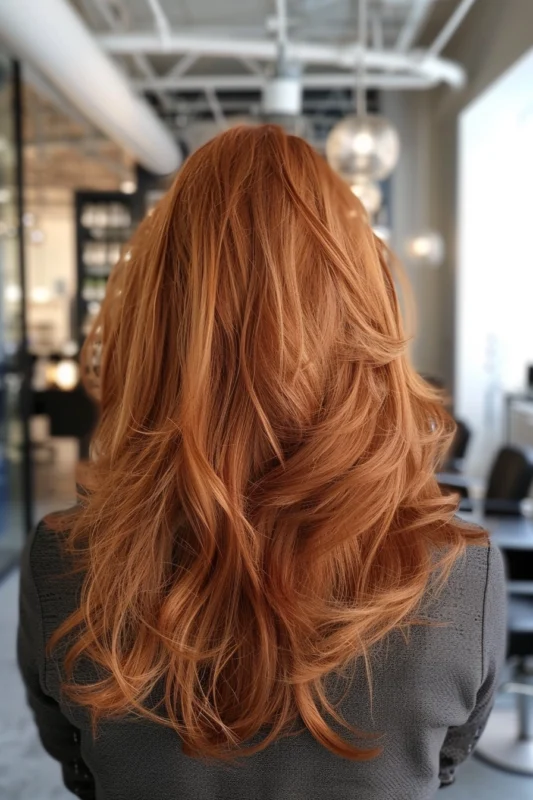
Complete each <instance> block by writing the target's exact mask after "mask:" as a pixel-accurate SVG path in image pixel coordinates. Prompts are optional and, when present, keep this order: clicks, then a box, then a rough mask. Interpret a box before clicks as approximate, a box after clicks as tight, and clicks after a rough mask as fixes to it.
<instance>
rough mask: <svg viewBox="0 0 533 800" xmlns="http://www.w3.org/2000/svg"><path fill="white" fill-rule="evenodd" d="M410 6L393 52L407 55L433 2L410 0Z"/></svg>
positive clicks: (433, 0) (428, 0) (429, 0)
mask: <svg viewBox="0 0 533 800" xmlns="http://www.w3.org/2000/svg"><path fill="white" fill-rule="evenodd" d="M411 2H412V5H411V9H410V11H409V14H408V16H407V19H406V21H405V24H404V26H403V28H402V29H401V31H400V33H399V34H398V38H397V40H396V44H395V46H394V47H395V50H397V51H398V52H400V53H407V52H408V51H409V50H410V49H411V48H412V46H413V45H414V44H415V42H416V40H417V39H418V37H419V35H420V33H421V31H422V28H423V27H424V24H425V22H426V20H427V18H428V15H429V12H430V10H431V8H432V6H434V5H435V0H411Z"/></svg>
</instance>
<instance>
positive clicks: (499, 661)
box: [440, 545, 507, 787]
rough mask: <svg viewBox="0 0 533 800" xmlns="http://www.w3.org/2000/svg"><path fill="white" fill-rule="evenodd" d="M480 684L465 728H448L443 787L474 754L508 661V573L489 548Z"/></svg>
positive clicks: (442, 762) (443, 752)
mask: <svg viewBox="0 0 533 800" xmlns="http://www.w3.org/2000/svg"><path fill="white" fill-rule="evenodd" d="M482 625H483V629H482V640H481V641H482V647H481V651H482V652H481V682H480V687H479V690H478V692H477V699H476V705H475V708H474V710H473V711H472V713H471V715H470V717H469V719H468V720H467V722H466V723H465V724H464V725H460V726H458V727H454V728H449V730H448V734H447V736H446V739H445V740H444V744H443V747H442V750H441V755H440V780H441V787H444V786H449V785H450V784H452V783H453V782H454V779H455V770H456V768H457V767H458V766H459V764H461V763H462V762H463V761H465V760H466V759H467V758H468V756H469V755H470V753H471V752H472V751H473V749H474V747H475V746H476V743H477V741H478V739H479V737H480V736H481V734H482V733H483V730H484V728H485V725H486V723H487V720H488V718H489V715H490V712H491V710H492V706H493V703H494V696H495V693H496V690H497V688H498V684H499V676H500V669H501V667H502V665H503V663H504V660H505V650H506V638H507V637H506V630H507V603H506V585H505V571H504V567H503V560H502V556H501V553H500V551H499V550H498V548H497V547H495V546H494V545H491V546H490V547H489V548H487V572H486V581H485V587H484V592H483V611H482Z"/></svg>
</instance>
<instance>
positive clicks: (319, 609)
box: [19, 126, 504, 800]
mask: <svg viewBox="0 0 533 800" xmlns="http://www.w3.org/2000/svg"><path fill="white" fill-rule="evenodd" d="M85 363H86V367H87V371H88V373H89V379H90V383H91V385H92V387H93V390H94V391H95V393H96V394H97V396H98V399H99V403H100V423H99V427H98V430H97V432H96V434H95V437H94V443H93V446H94V452H93V461H92V464H91V467H90V471H91V475H90V492H88V493H87V494H86V496H85V497H84V498H83V500H82V501H81V502H80V504H79V505H78V507H76V508H75V509H73V510H72V511H70V512H68V513H65V514H62V515H59V516H56V517H54V518H52V519H49V520H47V521H46V523H43V524H41V525H40V526H39V528H38V530H37V532H36V534H35V536H34V537H33V539H32V541H31V543H30V545H29V547H28V549H27V552H26V560H25V564H24V567H23V573H22V603H21V607H22V611H21V622H20V637H19V660H20V665H21V670H22V674H23V676H24V680H25V682H26V685H27V688H28V692H29V698H30V703H31V706H32V708H33V710H34V712H35V717H36V720H37V724H38V726H39V730H40V733H41V737H42V740H43V743H44V745H45V747H46V748H47V749H48V750H49V752H50V753H51V754H52V755H53V756H55V757H56V758H57V759H58V760H59V761H60V762H61V763H62V765H63V770H64V776H65V782H66V784H67V786H68V787H69V788H71V789H72V791H74V792H75V793H77V794H78V795H79V796H81V797H85V798H97V800H118V798H127V799H128V800H137V799H139V800H141V798H142V800H148V799H149V800H163V798H164V799H165V800H167V799H168V798H171V797H172V798H180V799H181V800H193V798H194V800H225V799H226V798H227V799H228V800H241V799H242V800H255V799H256V798H257V799H259V798H261V799H263V798H264V800H282V799H283V800H288V799H289V798H291V799H292V798H298V799H300V798H301V800H312V798H328V800H348V798H354V797H357V798H359V800H388V799H389V798H390V800H393V799H394V800H418V799H419V798H429V797H431V796H432V795H433V793H434V790H435V789H437V788H438V787H439V785H440V784H445V783H449V782H450V781H451V780H452V776H453V770H454V768H455V766H456V765H457V764H458V763H459V762H461V761H462V760H463V759H464V758H465V757H466V756H467V754H468V753H469V752H470V750H471V749H472V746H473V744H474V742H475V740H476V738H477V736H478V735H479V733H480V731H481V729H482V727H483V725H484V723H485V720H486V718H487V715H488V713H489V710H490V707H491V703H492V698H493V693H494V688H495V685H496V683H497V673H498V667H499V664H500V661H501V659H502V655H503V639H504V616H503V614H504V612H503V606H504V602H503V596H504V587H503V579H502V569H501V562H500V557H499V555H498V553H497V552H496V551H495V550H494V549H492V548H490V547H489V546H488V544H487V542H486V540H485V536H484V534H482V533H481V532H480V531H479V530H473V529H467V528H465V527H464V526H462V525H461V524H459V522H457V521H456V520H455V519H454V508H455V504H454V501H453V499H451V498H449V497H442V496H441V494H440V492H439V489H438V487H437V484H436V482H435V479H434V476H433V472H434V465H435V464H436V463H438V460H439V458H440V457H441V456H442V453H443V452H444V450H445V448H446V446H447V443H448V442H449V439H450V436H451V434H452V431H451V424H450V423H449V420H448V418H447V417H446V415H445V412H444V411H443V409H442V407H441V404H440V403H439V402H438V399H437V397H436V395H434V394H433V390H431V389H430V388H429V387H428V385H426V384H425V383H424V382H423V381H422V380H421V379H420V378H418V377H417V375H416V374H415V372H414V371H413V369H412V367H411V366H410V364H409V362H408V359H407V356H406V339H405V336H404V333H403V331H402V326H401V322H400V313H399V308H398V300H397V297H396V294H395V288H394V282H393V279H392V277H391V273H390V271H389V267H388V257H387V254H386V252H385V250H384V247H383V245H382V244H381V243H380V242H379V240H378V239H376V237H375V236H374V235H373V233H372V231H371V229H370V227H369V226H368V224H367V222H366V221H365V219H364V216H363V212H362V209H361V206H360V205H359V202H358V201H357V199H356V198H355V197H354V196H353V194H352V193H351V192H350V190H349V188H348V187H347V186H346V185H345V184H344V183H342V181H340V180H339V179H338V178H337V177H336V176H335V175H334V174H333V173H332V172H331V170H330V169H329V168H328V167H327V165H326V164H325V163H324V161H323V160H322V159H321V158H320V157H319V156H318V155H317V154H316V153H315V152H314V151H313V150H312V149H311V147H309V146H308V145H307V144H306V143H305V142H303V141H302V140H301V139H298V138H295V137H291V136H287V135H285V134H284V133H283V132H282V130H281V129H279V128H277V127H272V126H264V127H258V128H252V127H250V128H245V127H242V128H238V129H232V130H230V131H228V132H226V133H224V134H223V135H221V136H219V137H218V138H216V139H214V140H213V141H211V142H210V143H209V144H207V145H206V146H205V147H204V148H202V149H201V150H200V151H198V152H197V153H195V154H194V155H193V156H192V157H191V158H190V159H188V161H187V162H186V163H185V165H184V167H183V169H182V170H181V171H180V173H179V175H178V177H177V179H176V181H175V183H174V186H173V188H172V189H171V191H170V192H169V193H168V195H167V196H166V197H165V199H164V200H163V201H162V202H161V204H160V205H159V206H158V208H157V209H156V211H155V212H154V214H153V215H152V216H151V217H150V218H148V219H147V220H146V221H145V222H144V223H143V224H142V225H141V227H140V230H139V232H138V234H137V235H136V237H135V239H134V240H133V242H132V244H131V248H130V250H129V251H128V252H127V253H126V254H125V255H124V257H123V259H122V261H121V263H120V264H119V265H118V267H117V269H116V270H115V272H114V274H113V276H112V279H111V281H110V283H109V287H108V292H107V297H106V300H105V302H104V304H103V307H102V312H101V314H100V317H99V319H98V321H97V323H96V325H95V327H94V330H93V332H92V334H91V336H90V337H89V339H88V341H87V343H86V346H85Z"/></svg>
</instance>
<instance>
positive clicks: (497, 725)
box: [476, 550, 533, 776]
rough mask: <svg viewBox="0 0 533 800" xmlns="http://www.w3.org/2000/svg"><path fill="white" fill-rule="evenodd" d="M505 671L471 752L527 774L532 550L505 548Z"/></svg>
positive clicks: (530, 765) (531, 716)
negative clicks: (509, 699)
mask: <svg viewBox="0 0 533 800" xmlns="http://www.w3.org/2000/svg"><path fill="white" fill-rule="evenodd" d="M505 557H506V562H507V576H508V584H507V589H508V603H509V606H508V609H509V610H508V633H509V638H508V645H507V656H508V670H509V678H508V679H507V680H506V682H505V683H504V684H503V685H502V686H501V689H500V695H507V696H509V697H511V696H514V698H515V700H516V703H515V705H514V707H513V706H512V705H510V706H506V705H505V704H504V703H502V702H501V701H502V700H503V697H500V702H499V703H497V705H496V708H495V710H494V711H493V712H492V714H491V717H490V719H489V722H488V724H487V727H486V730H485V733H484V734H483V735H482V737H481V740H480V742H479V745H478V748H477V750H476V755H477V756H478V757H479V758H481V759H482V760H483V761H487V762H488V763H490V764H492V766H495V767H499V768H500V769H504V770H506V771H508V772H516V773H520V774H522V775H531V776H533V665H532V663H531V658H532V657H533V552H532V551H531V550H523V551H522V550H507V551H506V552H505Z"/></svg>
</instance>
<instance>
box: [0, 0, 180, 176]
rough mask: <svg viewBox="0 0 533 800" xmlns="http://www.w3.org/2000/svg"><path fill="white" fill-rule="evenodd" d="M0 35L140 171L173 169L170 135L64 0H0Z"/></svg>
mask: <svg viewBox="0 0 533 800" xmlns="http://www.w3.org/2000/svg"><path fill="white" fill-rule="evenodd" d="M0 36H1V38H2V39H3V40H4V41H5V42H6V43H7V45H8V47H9V48H10V50H11V51H12V52H13V53H14V54H15V55H16V56H17V57H19V58H22V59H24V60H27V61H28V62H30V63H31V64H33V65H34V66H35V67H37V68H38V69H39V70H40V71H41V72H42V73H43V75H44V76H45V77H46V78H47V79H48V80H49V81H50V83H51V84H53V85H54V86H55V87H56V88H57V89H58V90H59V91H60V92H61V93H62V94H63V95H64V96H65V97H66V98H67V99H68V100H69V101H70V103H71V104H72V105H73V106H74V107H76V108H77V109H78V110H79V111H80V112H81V113H82V114H83V116H84V117H86V118H87V119H88V120H89V121H91V122H92V123H93V124H94V125H95V126H96V127H97V128H99V129H101V130H102V131H103V132H104V133H106V134H107V135H108V136H109V137H110V139H112V140H113V141H115V142H116V143H117V144H119V145H120V146H122V147H123V148H124V149H125V150H127V151H128V152H129V153H130V154H131V156H132V157H133V158H135V159H136V160H137V161H138V162H139V163H140V164H142V165H143V166H144V167H145V168H146V169H148V170H150V171H152V172H154V173H156V174H161V175H165V174H168V173H171V172H173V171H174V170H175V169H177V167H178V166H179V164H180V161H181V155H180V151H179V149H178V146H177V144H176V142H175V141H174V139H173V138H172V136H171V134H170V133H169V131H168V130H167V129H166V128H165V126H164V125H163V123H162V122H161V121H160V120H159V119H158V117H157V116H156V114H155V112H154V111H153V110H152V109H151V108H150V106H149V105H148V103H146V102H144V101H143V100H141V99H140V98H139V97H137V96H136V95H135V93H134V92H133V90H132V89H131V87H130V86H129V84H128V82H127V80H126V78H125V77H124V76H123V75H121V73H120V72H119V70H118V69H117V68H116V66H115V65H114V64H113V62H112V61H111V60H110V59H109V58H108V57H107V56H106V55H105V54H104V53H103V52H102V51H101V49H100V48H99V46H98V44H97V43H96V41H95V40H94V38H93V36H92V34H91V33H90V32H89V31H88V30H87V28H86V27H85V25H84V24H83V22H82V20H81V19H80V17H79V16H78V15H77V14H76V13H75V12H74V11H73V10H72V8H71V7H70V6H69V4H68V3H67V2H65V0H39V2H35V1H34V0H2V2H0Z"/></svg>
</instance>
